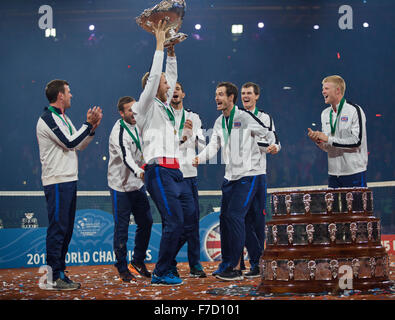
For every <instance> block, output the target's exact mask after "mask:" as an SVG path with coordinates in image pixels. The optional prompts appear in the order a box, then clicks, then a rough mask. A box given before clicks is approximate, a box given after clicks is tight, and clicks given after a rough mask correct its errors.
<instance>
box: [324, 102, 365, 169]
mask: <svg viewBox="0 0 395 320" xmlns="http://www.w3.org/2000/svg"><path fill="white" fill-rule="evenodd" d="M338 107H339V105H338V106H337V108H336V110H338V109H339V108H338ZM331 110H332V107H328V108H326V109H325V110H324V111H322V113H321V124H322V132H323V133H325V134H326V135H327V136H328V137H329V138H328V142H327V143H320V144H317V145H318V146H319V147H320V148H321V149H322V150H324V151H325V152H327V153H328V174H329V175H334V176H344V175H351V174H355V173H359V172H363V171H366V169H367V165H368V148H367V140H366V117H365V113H364V112H363V110H362V108H361V107H360V106H358V105H356V104H353V103H351V102H349V101H347V100H346V101H345V102H344V105H343V108H342V110H341V114H340V115H339V118H338V121H337V125H336V130H335V133H334V135H333V136H332V135H331V126H330V123H329V121H330V120H329V115H330V111H331ZM336 116H337V114H336V113H335V112H333V116H332V122H333V123H334V121H335V119H336Z"/></svg>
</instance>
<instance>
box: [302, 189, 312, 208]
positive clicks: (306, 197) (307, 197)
mask: <svg viewBox="0 0 395 320" xmlns="http://www.w3.org/2000/svg"><path fill="white" fill-rule="evenodd" d="M310 202H311V196H310V194H308V193H306V194H305V195H304V196H303V203H304V210H305V212H306V213H308V212H310Z"/></svg>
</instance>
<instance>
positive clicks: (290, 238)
mask: <svg viewBox="0 0 395 320" xmlns="http://www.w3.org/2000/svg"><path fill="white" fill-rule="evenodd" d="M287 235H288V243H289V244H292V243H293V241H294V239H293V235H294V226H293V225H292V224H290V225H288V226H287Z"/></svg>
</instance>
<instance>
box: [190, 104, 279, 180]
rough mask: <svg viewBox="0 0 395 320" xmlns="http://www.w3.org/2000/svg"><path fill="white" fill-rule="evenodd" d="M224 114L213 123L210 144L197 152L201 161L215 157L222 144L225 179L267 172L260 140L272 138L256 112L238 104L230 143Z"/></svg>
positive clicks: (236, 178)
mask: <svg viewBox="0 0 395 320" xmlns="http://www.w3.org/2000/svg"><path fill="white" fill-rule="evenodd" d="M223 118H224V116H223V114H221V115H220V116H219V117H218V118H217V120H216V121H215V123H214V128H213V134H212V136H211V138H210V142H209V144H208V145H207V147H206V148H205V149H204V150H203V151H202V152H200V154H199V155H198V158H199V163H204V162H205V161H206V160H207V159H212V158H213V157H214V156H215V155H216V154H217V152H218V150H219V148H221V147H222V159H221V161H222V163H225V164H226V166H225V179H227V180H238V179H240V178H242V177H245V176H255V175H260V174H265V169H266V168H265V166H264V163H263V159H262V156H261V151H260V147H259V146H258V144H257V141H263V140H269V139H271V138H270V137H269V135H272V134H273V133H272V132H271V131H269V128H268V127H266V126H265V125H264V124H263V123H262V122H261V121H260V120H259V119H258V118H257V117H256V116H255V115H254V114H252V113H251V112H249V111H247V110H245V109H242V108H238V107H237V106H235V114H234V118H233V129H232V131H231V134H230V137H229V138H228V142H227V143H225V142H226V141H225V137H224V133H223V127H222V119H223Z"/></svg>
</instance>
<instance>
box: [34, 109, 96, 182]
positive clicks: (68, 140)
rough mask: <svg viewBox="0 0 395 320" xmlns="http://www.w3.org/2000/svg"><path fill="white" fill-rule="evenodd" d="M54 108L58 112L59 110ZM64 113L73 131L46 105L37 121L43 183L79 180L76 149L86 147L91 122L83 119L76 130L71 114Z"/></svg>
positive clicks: (90, 137) (89, 137)
mask: <svg viewBox="0 0 395 320" xmlns="http://www.w3.org/2000/svg"><path fill="white" fill-rule="evenodd" d="M55 109H56V108H55ZM56 110H57V112H58V114H59V115H61V111H60V110H59V109H56ZM64 116H65V118H66V120H67V122H68V123H69V124H70V126H71V128H72V134H70V131H69V127H68V126H67V124H66V123H65V122H63V121H62V120H61V119H59V117H58V116H56V115H55V114H53V113H52V112H51V111H49V109H48V108H47V107H46V108H45V109H44V113H43V114H42V115H41V117H40V118H39V119H38V121H37V126H36V134H37V141H38V147H39V150H40V161H41V170H42V172H41V180H42V183H43V186H46V185H50V184H56V183H63V182H70V181H76V180H78V157H77V150H83V149H85V148H86V147H87V145H88V144H89V143H90V142H91V141H92V140H93V135H94V133H92V134H91V129H92V125H91V124H89V123H88V122H85V123H84V124H83V125H82V126H81V128H80V129H79V130H78V131H77V129H76V128H75V127H74V125H73V123H72V122H71V120H70V118H69V117H68V116H67V115H66V114H65V115H64Z"/></svg>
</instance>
